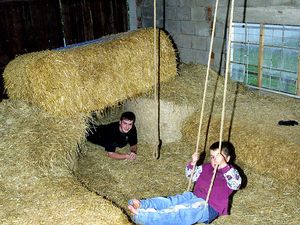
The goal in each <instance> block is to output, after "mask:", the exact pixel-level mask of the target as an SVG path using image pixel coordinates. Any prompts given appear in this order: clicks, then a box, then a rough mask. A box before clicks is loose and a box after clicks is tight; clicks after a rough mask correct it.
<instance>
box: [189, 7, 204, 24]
mask: <svg viewBox="0 0 300 225" xmlns="http://www.w3.org/2000/svg"><path fill="white" fill-rule="evenodd" d="M191 17H192V20H193V21H205V20H206V7H195V8H192V12H191Z"/></svg>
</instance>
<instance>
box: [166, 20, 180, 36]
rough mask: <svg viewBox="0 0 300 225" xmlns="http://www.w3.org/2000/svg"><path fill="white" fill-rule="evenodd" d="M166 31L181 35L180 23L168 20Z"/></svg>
mask: <svg viewBox="0 0 300 225" xmlns="http://www.w3.org/2000/svg"><path fill="white" fill-rule="evenodd" d="M165 25H166V27H165V28H166V30H167V31H168V32H170V33H179V32H180V22H179V21H175V20H166V23H165Z"/></svg>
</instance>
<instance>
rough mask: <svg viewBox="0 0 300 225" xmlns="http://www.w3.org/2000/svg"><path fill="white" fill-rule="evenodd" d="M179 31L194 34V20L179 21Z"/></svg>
mask: <svg viewBox="0 0 300 225" xmlns="http://www.w3.org/2000/svg"><path fill="white" fill-rule="evenodd" d="M180 23H181V32H182V33H183V34H192V35H194V34H195V22H193V21H181V22H180Z"/></svg>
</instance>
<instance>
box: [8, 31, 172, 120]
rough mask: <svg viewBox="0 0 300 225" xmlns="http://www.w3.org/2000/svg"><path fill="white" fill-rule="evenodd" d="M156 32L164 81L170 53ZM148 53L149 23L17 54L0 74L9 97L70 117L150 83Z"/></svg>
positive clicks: (139, 90) (111, 103) (127, 95)
mask: <svg viewBox="0 0 300 225" xmlns="http://www.w3.org/2000/svg"><path fill="white" fill-rule="evenodd" d="M157 35H158V38H157V40H158V43H159V44H158V45H157V48H158V49H157V52H159V54H160V55H159V56H160V57H159V65H160V66H159V68H158V71H159V77H160V81H161V82H164V81H167V80H168V79H170V78H172V77H174V76H175V75H176V73H177V68H176V66H177V65H176V53H175V49H174V47H173V44H172V42H171V40H170V38H169V36H168V35H167V34H166V33H165V32H163V31H160V32H157ZM103 40H105V41H103ZM153 55H154V49H153V29H139V30H137V31H132V32H126V33H121V34H117V35H115V36H109V37H104V38H103V39H100V40H99V41H98V42H93V43H89V44H87V45H81V46H76V47H72V48H66V49H58V50H51V51H49V50H47V51H42V52H35V53H29V54H25V55H21V56H19V57H17V58H16V59H14V60H12V61H11V62H10V63H9V64H8V65H7V67H6V68H5V71H4V74H3V76H4V82H5V87H6V89H7V92H8V95H9V97H10V98H11V99H21V100H25V101H26V102H29V103H32V104H34V105H37V106H39V107H40V108H42V109H44V110H46V111H48V112H50V113H52V114H55V115H58V116H64V117H66V116H67V117H71V116H73V115H75V114H78V113H84V114H87V113H89V112H91V111H94V110H103V109H104V108H106V107H109V106H114V105H116V104H117V103H118V102H122V101H124V100H126V99H128V98H133V97H136V96H138V95H140V94H141V93H145V92H148V91H149V90H150V89H151V88H152V86H153V84H154V67H153V58H154V56H153Z"/></svg>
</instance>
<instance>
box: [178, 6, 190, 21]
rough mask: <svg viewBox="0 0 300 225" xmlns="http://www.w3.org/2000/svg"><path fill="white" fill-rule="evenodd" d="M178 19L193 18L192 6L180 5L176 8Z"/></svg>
mask: <svg viewBox="0 0 300 225" xmlns="http://www.w3.org/2000/svg"><path fill="white" fill-rule="evenodd" d="M176 19H177V20H191V8H190V7H178V8H177V10H176Z"/></svg>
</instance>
